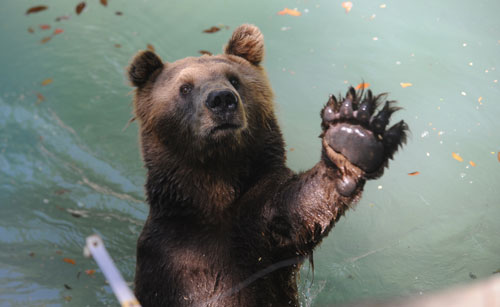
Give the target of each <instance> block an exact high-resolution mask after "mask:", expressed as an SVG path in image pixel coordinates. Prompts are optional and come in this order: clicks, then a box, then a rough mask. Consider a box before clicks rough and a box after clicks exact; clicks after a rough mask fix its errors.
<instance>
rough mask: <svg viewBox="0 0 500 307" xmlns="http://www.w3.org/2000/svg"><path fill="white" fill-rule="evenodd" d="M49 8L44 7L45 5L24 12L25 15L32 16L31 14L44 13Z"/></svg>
mask: <svg viewBox="0 0 500 307" xmlns="http://www.w3.org/2000/svg"><path fill="white" fill-rule="evenodd" d="M48 8H49V7H48V6H46V5H38V6H33V7H30V8H29V9H28V10H27V11H26V15H29V14H33V13H38V12H41V11H45V10H46V9H48Z"/></svg>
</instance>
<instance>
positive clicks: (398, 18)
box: [0, 0, 500, 306]
mask: <svg viewBox="0 0 500 307" xmlns="http://www.w3.org/2000/svg"><path fill="white" fill-rule="evenodd" d="M77 3H78V1H68V0H65V1H63V0H52V1H43V0H41V1H37V2H33V1H27V0H22V1H3V2H2V4H0V42H1V44H2V48H1V50H2V51H1V53H0V67H1V75H0V76H1V82H0V214H1V215H0V305H5V306H10V305H14V306H16V305H18V306H26V305H33V306H59V305H66V304H67V305H73V306H85V305H88V306H101V305H111V306H116V305H117V302H116V300H115V298H114V296H113V294H112V293H111V290H110V288H109V286H107V285H106V283H105V281H104V278H103V276H102V274H101V273H100V271H99V270H98V269H97V267H96V264H95V263H94V262H93V260H91V259H86V258H84V257H83V255H82V246H83V245H84V240H85V237H86V236H88V235H90V234H93V233H98V234H100V235H101V236H102V237H103V239H104V241H105V242H106V245H107V247H108V250H109V252H110V253H111V255H112V257H113V258H114V260H115V261H116V263H117V265H118V267H119V269H120V270H121V272H122V273H123V274H124V276H125V278H126V279H127V280H128V281H131V280H132V279H133V274H134V266H135V244H136V239H137V236H138V234H139V232H140V230H141V227H142V224H143V222H144V219H145V217H146V214H147V206H146V205H145V204H144V194H143V187H142V186H143V183H144V177H145V171H144V169H143V168H142V162H141V160H140V154H139V149H138V144H137V125H136V124H131V125H130V126H129V127H127V128H126V129H124V128H125V126H126V124H127V122H128V120H129V119H130V118H131V99H132V97H131V95H130V91H131V88H130V87H129V86H128V83H127V80H126V75H125V67H126V66H127V64H128V62H129V60H130V58H131V57H132V56H133V54H134V53H135V52H137V51H138V50H141V49H145V48H146V47H147V45H148V44H151V45H153V46H154V48H155V49H156V52H157V53H158V54H159V55H160V56H161V57H162V58H163V59H164V60H166V61H175V60H177V59H180V58H183V57H186V56H197V55H199V54H198V51H199V50H202V49H203V50H208V51H211V52H213V53H218V52H220V50H221V49H222V45H223V44H224V43H225V42H226V41H227V40H228V38H229V36H230V34H231V31H232V30H233V29H234V28H236V27H237V26H238V25H240V24H242V23H253V24H256V25H257V26H259V27H260V28H261V30H262V32H263V33H264V36H265V40H266V59H265V61H264V66H265V67H266V69H267V71H268V74H269V77H270V80H271V82H272V85H273V87H274V90H275V93H276V103H277V112H278V117H279V121H280V123H281V126H282V128H283V132H284V135H285V139H286V142H287V149H288V164H289V166H290V167H291V168H292V169H294V170H297V171H299V170H305V169H307V168H309V167H311V166H313V165H314V164H315V163H316V162H317V161H318V159H319V155H320V142H319V139H318V138H317V136H318V135H319V133H320V126H319V123H320V120H319V110H320V109H321V107H322V105H323V104H324V103H325V102H326V100H327V97H328V95H329V94H338V93H339V92H344V91H345V90H346V89H347V86H348V85H356V84H358V83H360V82H362V81H363V80H364V81H365V82H368V83H370V88H371V89H372V90H373V91H375V92H388V93H389V95H390V96H389V97H390V99H396V100H398V101H399V102H400V105H401V106H402V107H404V110H403V111H401V112H399V113H398V114H397V115H395V117H394V119H393V121H394V122H396V120H400V119H402V118H404V119H405V120H406V121H407V122H408V123H409V125H410V127H411V130H412V136H411V138H410V140H409V143H408V145H407V146H406V147H405V149H404V150H403V151H402V152H400V153H398V154H397V155H396V159H395V161H393V162H392V163H391V165H390V170H389V171H387V172H386V174H385V175H384V177H383V178H382V179H380V180H377V181H374V182H369V183H368V184H367V186H366V189H365V194H364V197H363V199H362V200H361V201H360V203H359V204H358V205H357V207H356V209H355V210H353V211H350V212H348V213H347V214H346V216H345V217H344V218H343V219H341V221H340V222H339V223H338V224H337V225H336V226H335V228H334V229H333V231H332V232H331V234H330V236H329V237H328V238H327V239H326V240H325V241H324V242H323V244H322V245H321V247H320V248H318V249H317V250H316V252H315V274H314V280H312V274H311V271H310V269H309V267H308V266H306V267H304V269H303V272H302V273H303V274H302V282H301V294H302V301H303V302H304V305H306V306H309V305H312V306H323V305H326V304H339V303H343V302H348V301H352V300H359V299H365V298H369V297H376V298H380V297H387V296H395V295H406V294H410V293H416V294H419V293H422V294H425V293H427V292H429V291H432V290H434V289H440V288H443V287H447V286H450V285H453V284H456V283H467V282H470V281H471V280H472V278H473V277H477V278H479V279H480V278H487V277H488V276H490V275H491V274H492V272H493V271H496V270H498V269H500V260H499V255H500V239H499V238H500V236H499V235H498V234H499V233H500V223H499V222H498V221H499V219H500V204H499V196H500V191H499V189H498V186H499V184H498V182H500V161H499V160H497V153H498V151H499V150H500V133H499V131H500V122H499V120H498V116H499V114H500V99H499V98H500V95H499V94H500V91H499V86H500V85H499V83H498V80H499V79H500V74H499V70H500V67H499V66H500V59H499V54H500V22H499V21H498V16H497V13H498V12H499V11H500V3H499V2H498V1H493V0H492V1H487V0H482V1H468V2H464V1H462V2H460V3H459V2H457V1H450V0H446V1H437V2H436V1H390V0H388V1H385V0H384V1H361V0H360V1H353V7H352V10H351V11H350V12H349V13H346V12H345V10H344V9H343V8H342V5H341V1H332V0H324V1H306V0H304V1H264V0H258V1H224V0H217V1H200V2H197V1H159V0H144V1H120V0H111V1H109V4H108V6H107V7H104V6H102V5H100V4H99V1H87V7H86V8H85V10H84V11H83V12H82V13H81V14H80V15H78V16H77V15H76V13H75V10H74V8H75V6H76V5H77ZM38 4H45V5H48V6H49V9H48V10H46V11H43V12H39V13H36V14H30V15H28V16H26V15H25V12H26V10H27V9H28V8H29V7H31V6H33V5H38ZM285 7H288V8H297V10H298V11H300V12H301V13H302V14H301V16H298V17H294V16H288V15H285V16H280V15H277V12H278V11H280V10H282V9H284V8H285ZM117 11H119V12H121V13H122V15H117V14H116V12H117ZM66 15H69V17H70V18H69V19H67V20H61V21H59V22H56V21H55V19H56V18H57V17H60V16H66ZM44 24H47V25H50V26H51V29H50V30H42V29H40V28H39V25H44ZM214 25H227V26H228V27H229V29H225V28H224V27H222V30H221V31H219V32H217V33H213V34H205V33H202V30H204V29H207V28H210V27H211V26H214ZM30 27H31V28H32V29H33V30H34V33H29V32H28V28H30ZM56 28H60V29H62V30H63V31H64V32H63V33H61V34H58V35H53V36H52V37H51V40H50V41H48V42H46V43H43V44H42V43H41V40H42V39H43V38H44V37H47V36H50V35H51V33H53V31H54V30H55V29H56ZM497 68H498V69H497ZM47 79H51V80H52V82H51V83H49V84H47V85H42V82H43V81H44V80H47ZM400 83H411V84H412V86H409V87H406V88H403V87H402V86H401V85H400ZM42 96H43V97H42ZM452 153H456V154H458V155H459V156H460V157H461V158H462V159H463V161H462V162H460V161H458V160H456V159H454V158H453V157H452ZM470 161H472V162H473V163H471V162H470ZM472 165H475V166H472ZM416 171H418V172H420V174H419V175H416V176H409V175H408V173H412V172H416ZM64 258H67V259H71V260H73V261H74V262H75V264H71V263H68V262H65V261H64ZM86 270H96V271H95V273H93V274H87V273H86ZM87 272H88V273H92V271H87ZM68 288H70V289H68Z"/></svg>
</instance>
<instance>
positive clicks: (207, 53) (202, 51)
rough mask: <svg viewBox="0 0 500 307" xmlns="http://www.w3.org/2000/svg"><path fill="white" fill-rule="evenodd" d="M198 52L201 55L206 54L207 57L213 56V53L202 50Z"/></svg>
mask: <svg viewBox="0 0 500 307" xmlns="http://www.w3.org/2000/svg"><path fill="white" fill-rule="evenodd" d="M198 52H199V53H201V54H204V55H205V54H206V55H212V52H210V51H207V50H200V51H198Z"/></svg>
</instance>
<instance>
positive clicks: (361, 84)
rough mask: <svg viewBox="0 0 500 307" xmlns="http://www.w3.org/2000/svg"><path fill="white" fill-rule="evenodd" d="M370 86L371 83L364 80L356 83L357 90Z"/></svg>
mask: <svg viewBox="0 0 500 307" xmlns="http://www.w3.org/2000/svg"><path fill="white" fill-rule="evenodd" d="M369 86H370V83H368V82H363V83H360V84H358V85H356V89H357V90H361V89H365V88H368V87H369Z"/></svg>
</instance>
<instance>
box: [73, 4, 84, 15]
mask: <svg viewBox="0 0 500 307" xmlns="http://www.w3.org/2000/svg"><path fill="white" fill-rule="evenodd" d="M85 5H86V4H85V2H80V3H78V5H77V6H76V8H75V12H76V15H80V14H81V13H82V11H83V9H84V8H85Z"/></svg>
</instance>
